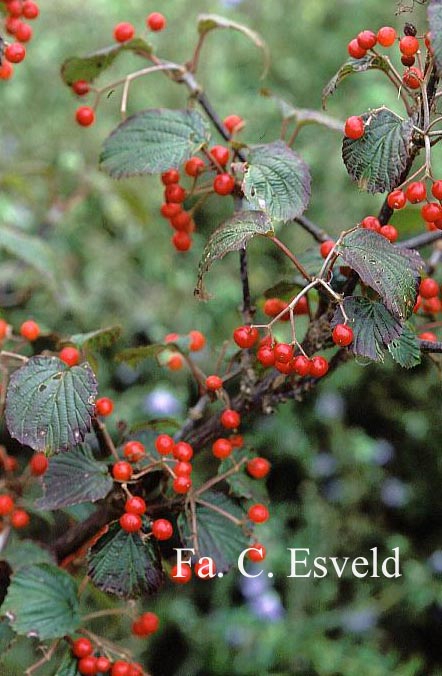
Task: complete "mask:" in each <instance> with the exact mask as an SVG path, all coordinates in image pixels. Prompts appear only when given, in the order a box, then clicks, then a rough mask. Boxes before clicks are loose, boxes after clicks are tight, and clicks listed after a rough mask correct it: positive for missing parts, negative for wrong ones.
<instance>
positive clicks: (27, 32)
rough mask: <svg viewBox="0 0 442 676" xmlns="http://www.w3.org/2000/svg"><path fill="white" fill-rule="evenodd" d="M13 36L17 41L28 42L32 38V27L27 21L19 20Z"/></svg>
mask: <svg viewBox="0 0 442 676" xmlns="http://www.w3.org/2000/svg"><path fill="white" fill-rule="evenodd" d="M15 37H16V38H17V40H18V41H19V42H29V40H30V39H31V38H32V28H31V26H29V24H27V23H23V22H20V23H19V25H18V26H17V29H16V31H15Z"/></svg>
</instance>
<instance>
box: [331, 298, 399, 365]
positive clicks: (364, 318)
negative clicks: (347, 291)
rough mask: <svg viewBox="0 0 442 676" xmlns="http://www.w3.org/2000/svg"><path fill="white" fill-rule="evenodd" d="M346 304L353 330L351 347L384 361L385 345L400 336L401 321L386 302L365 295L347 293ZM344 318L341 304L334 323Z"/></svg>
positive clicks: (333, 324)
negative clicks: (387, 306) (349, 294)
mask: <svg viewBox="0 0 442 676" xmlns="http://www.w3.org/2000/svg"><path fill="white" fill-rule="evenodd" d="M343 305H344V310H345V313H346V315H347V317H348V319H349V326H351V328H352V329H353V333H354V338H353V342H352V343H351V345H350V348H349V349H350V350H351V351H352V352H353V353H354V354H357V355H360V356H361V357H368V358H369V359H373V361H383V360H384V348H385V347H386V346H387V345H388V344H389V343H391V341H392V340H394V339H395V338H398V337H399V336H400V335H401V333H402V324H401V323H400V322H399V321H398V320H397V318H396V317H395V316H394V315H392V314H391V312H389V311H388V310H387V308H386V307H385V305H382V303H378V302H377V301H372V300H369V299H368V298H363V297H362V296H348V297H347V298H344V301H343ZM343 321H344V316H343V314H342V312H341V308H339V307H338V308H336V312H335V314H334V317H333V319H332V321H331V326H332V327H334V326H336V324H341V323H342V322H343Z"/></svg>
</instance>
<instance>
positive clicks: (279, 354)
mask: <svg viewBox="0 0 442 676" xmlns="http://www.w3.org/2000/svg"><path fill="white" fill-rule="evenodd" d="M274 353H275V361H276V362H281V363H282V364H288V363H289V361H290V360H291V359H292V357H293V347H292V346H291V345H289V344H288V343H278V344H277V345H275V348H274Z"/></svg>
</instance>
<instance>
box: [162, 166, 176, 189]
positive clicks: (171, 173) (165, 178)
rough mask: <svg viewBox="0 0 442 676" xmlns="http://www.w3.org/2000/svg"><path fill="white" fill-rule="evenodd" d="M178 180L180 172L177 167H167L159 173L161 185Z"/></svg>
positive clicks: (172, 183)
mask: <svg viewBox="0 0 442 676" xmlns="http://www.w3.org/2000/svg"><path fill="white" fill-rule="evenodd" d="M179 182H180V172H179V171H178V169H168V170H167V171H164V172H163V173H162V174H161V183H162V184H163V185H174V184H175V183H179Z"/></svg>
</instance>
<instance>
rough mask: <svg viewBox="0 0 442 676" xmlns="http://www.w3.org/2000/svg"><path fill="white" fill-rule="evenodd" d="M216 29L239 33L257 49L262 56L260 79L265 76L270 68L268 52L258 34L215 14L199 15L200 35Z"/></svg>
mask: <svg viewBox="0 0 442 676" xmlns="http://www.w3.org/2000/svg"><path fill="white" fill-rule="evenodd" d="M216 28H228V29H231V30H235V31H239V32H240V33H242V34H243V35H245V36H246V37H248V38H249V39H250V40H251V41H252V42H253V43H254V44H255V45H256V46H257V47H259V49H261V50H262V52H263V56H264V72H263V73H262V77H264V76H265V75H266V73H267V71H268V69H269V66H270V52H269V49H268V47H267V45H266V43H265V42H264V40H263V39H262V37H261V36H260V35H259V33H256V32H255V31H253V30H251V29H250V28H249V27H248V26H243V24H241V23H237V22H236V21H232V20H231V19H226V18H225V17H223V16H218V15H217V14H200V15H199V16H198V32H199V34H200V35H205V34H206V33H208V32H209V31H212V30H214V29H216Z"/></svg>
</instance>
